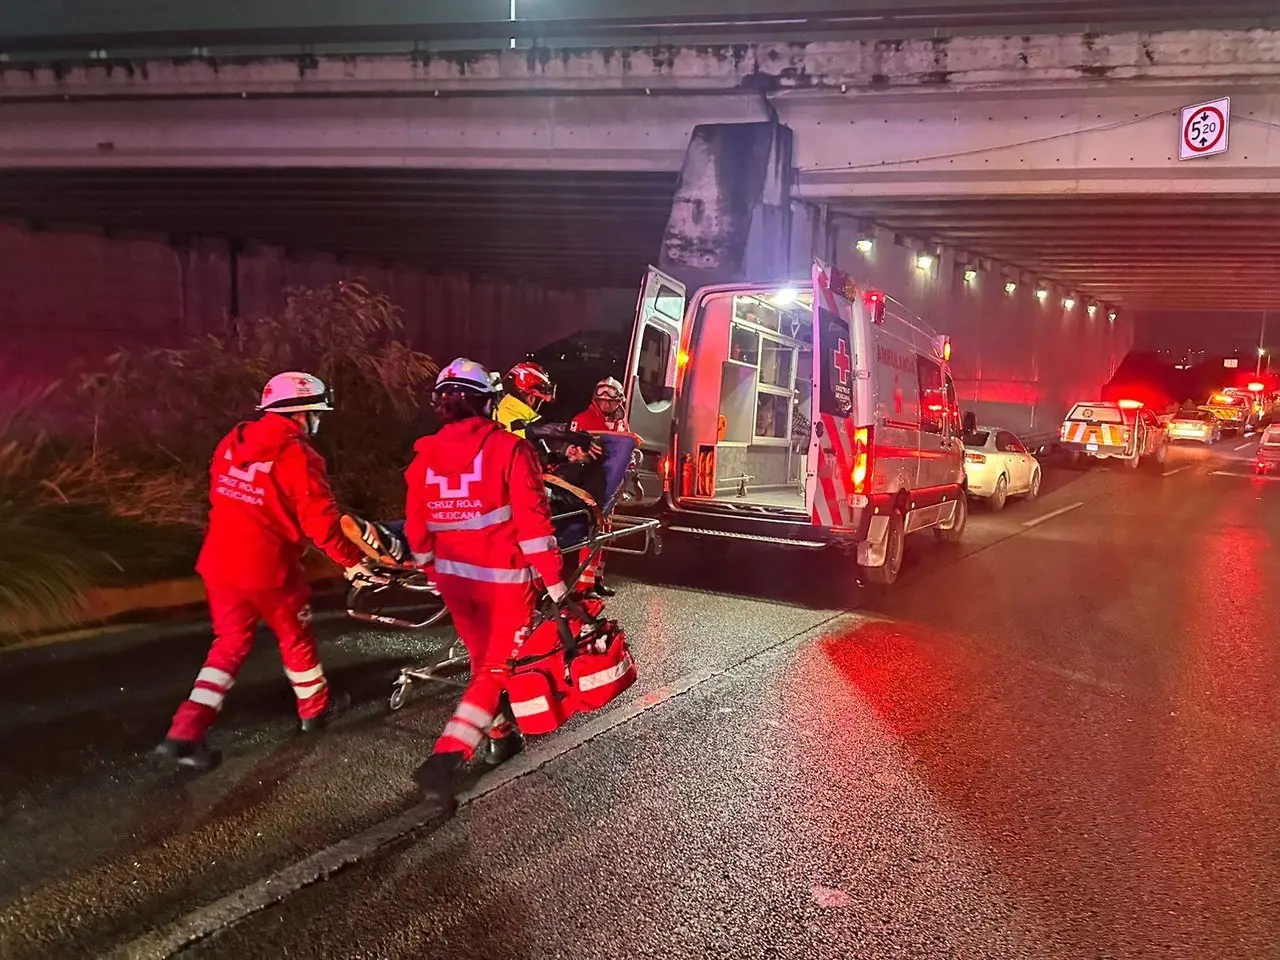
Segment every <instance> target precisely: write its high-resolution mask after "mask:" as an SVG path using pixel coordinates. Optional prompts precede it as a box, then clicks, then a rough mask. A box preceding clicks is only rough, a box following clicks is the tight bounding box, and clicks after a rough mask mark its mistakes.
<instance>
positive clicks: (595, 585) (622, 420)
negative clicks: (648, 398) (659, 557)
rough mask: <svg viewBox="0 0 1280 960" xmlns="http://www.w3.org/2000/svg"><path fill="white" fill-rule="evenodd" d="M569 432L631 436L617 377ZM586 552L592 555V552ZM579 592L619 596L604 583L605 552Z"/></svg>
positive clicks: (606, 382)
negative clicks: (625, 434)
mask: <svg viewBox="0 0 1280 960" xmlns="http://www.w3.org/2000/svg"><path fill="white" fill-rule="evenodd" d="M569 429H570V430H579V431H582V432H583V433H630V432H631V426H630V425H629V424H628V423H627V418H626V416H625V414H624V413H623V412H622V384H620V383H619V382H618V381H617V380H615V379H614V378H613V377H606V378H605V379H603V380H601V381H600V382H599V383H597V384H596V388H595V391H594V392H593V393H592V395H591V405H590V406H588V407H587V409H585V410H583V411H582V412H581V413H580V414H578V415H577V416H576V417H574V418H573V419H572V420H571V421H569ZM583 553H584V555H585V554H588V553H590V550H584V551H583ZM575 589H576V590H577V591H578V592H579V593H584V594H586V595H587V596H595V597H598V598H605V597H612V596H614V595H615V593H616V592H617V591H615V590H614V589H613V588H612V587H610V586H609V585H608V584H606V583H605V582H604V551H603V550H599V551H597V552H596V557H595V560H594V561H593V562H592V563H591V565H590V566H588V567H587V568H586V569H585V570H583V571H582V577H581V578H580V579H579V581H578V584H577V586H576V587H575Z"/></svg>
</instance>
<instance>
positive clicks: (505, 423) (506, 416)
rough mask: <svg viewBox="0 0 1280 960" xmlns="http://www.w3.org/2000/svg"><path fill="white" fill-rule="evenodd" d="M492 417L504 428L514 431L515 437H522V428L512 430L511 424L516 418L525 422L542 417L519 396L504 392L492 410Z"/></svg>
mask: <svg viewBox="0 0 1280 960" xmlns="http://www.w3.org/2000/svg"><path fill="white" fill-rule="evenodd" d="M493 419H495V420H497V421H498V425H499V426H501V427H502V428H503V429H504V430H508V431H510V432H511V433H514V434H515V435H516V436H517V437H523V436H524V431H523V430H512V429H511V424H512V423H514V422H515V421H517V420H523V421H524V422H525V423H534V422H536V421H538V420H541V419H542V418H541V417H539V416H538V411H537V410H535V409H533V407H531V406H529V405H528V404H527V403H525V402H524V401H523V400H521V399H520V398H519V397H516V396H513V395H511V394H509V393H508V394H506V395H505V396H503V398H502V399H501V400H500V401H498V408H497V409H496V410H494V411H493Z"/></svg>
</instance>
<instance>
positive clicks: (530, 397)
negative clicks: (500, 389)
mask: <svg viewBox="0 0 1280 960" xmlns="http://www.w3.org/2000/svg"><path fill="white" fill-rule="evenodd" d="M507 389H508V390H509V391H510V392H512V393H514V394H515V395H516V396H517V397H519V398H520V399H521V400H523V401H524V402H525V403H527V404H529V406H531V407H533V408H534V409H535V410H536V409H537V408H538V407H539V406H541V405H542V404H544V403H551V401H553V400H555V398H556V385H555V384H554V383H552V382H551V374H549V373H547V371H546V370H545V369H543V367H542V364H540V363H534V362H533V361H532V360H526V361H524V362H523V363H517V364H516V365H515V366H514V367H512V368H511V369H510V370H508V371H507Z"/></svg>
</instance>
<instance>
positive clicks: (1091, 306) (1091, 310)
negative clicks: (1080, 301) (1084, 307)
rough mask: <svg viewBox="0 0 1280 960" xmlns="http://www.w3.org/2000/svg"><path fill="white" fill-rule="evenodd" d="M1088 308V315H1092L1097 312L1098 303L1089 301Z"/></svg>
mask: <svg viewBox="0 0 1280 960" xmlns="http://www.w3.org/2000/svg"><path fill="white" fill-rule="evenodd" d="M1088 309H1089V316H1091V317H1092V316H1093V315H1094V314H1096V313H1097V312H1098V305H1097V304H1096V303H1091V304H1089V307H1088Z"/></svg>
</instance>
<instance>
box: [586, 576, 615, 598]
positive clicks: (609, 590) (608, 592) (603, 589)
mask: <svg viewBox="0 0 1280 960" xmlns="http://www.w3.org/2000/svg"><path fill="white" fill-rule="evenodd" d="M591 592H592V593H594V594H595V596H596V599H597V600H607V599H608V598H609V597H616V596H617V595H618V591H617V590H615V589H613V587H611V586H609V585H608V584H607V583H605V582H604V580H597V581H596V585H595V589H594V590H592V591H591Z"/></svg>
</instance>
